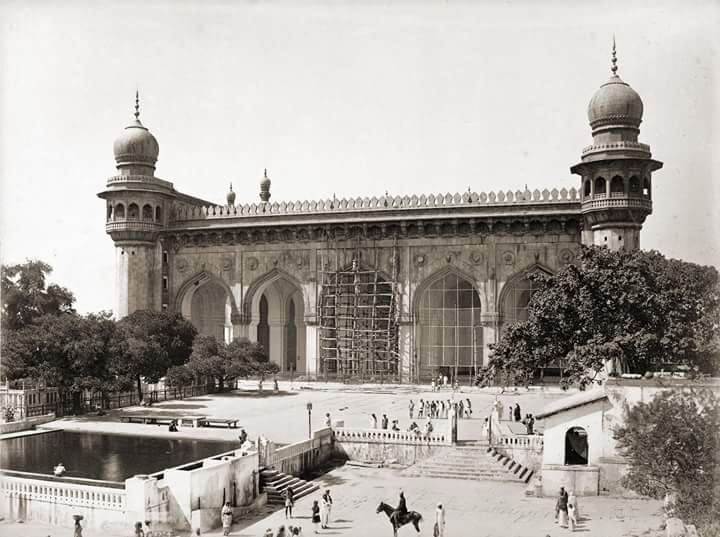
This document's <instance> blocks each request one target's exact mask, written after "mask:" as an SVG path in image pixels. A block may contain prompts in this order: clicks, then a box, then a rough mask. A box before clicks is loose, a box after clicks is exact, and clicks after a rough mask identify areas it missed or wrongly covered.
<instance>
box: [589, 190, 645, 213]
mask: <svg viewBox="0 0 720 537" xmlns="http://www.w3.org/2000/svg"><path fill="white" fill-rule="evenodd" d="M596 195H597V194H596ZM593 198H594V199H592V200H589V199H586V200H585V201H583V204H582V208H583V210H587V209H604V208H606V207H633V208H638V209H646V210H648V211H650V210H652V201H651V200H649V199H647V198H631V197H627V196H623V197H622V198H606V197H605V196H604V195H603V197H602V198H595V197H593Z"/></svg>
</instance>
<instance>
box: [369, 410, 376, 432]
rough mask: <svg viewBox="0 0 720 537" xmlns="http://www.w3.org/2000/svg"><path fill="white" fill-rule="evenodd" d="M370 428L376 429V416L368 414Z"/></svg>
mask: <svg viewBox="0 0 720 537" xmlns="http://www.w3.org/2000/svg"><path fill="white" fill-rule="evenodd" d="M370 428H371V429H377V416H376V415H375V414H370Z"/></svg>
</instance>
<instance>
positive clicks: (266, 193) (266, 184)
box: [260, 168, 270, 203]
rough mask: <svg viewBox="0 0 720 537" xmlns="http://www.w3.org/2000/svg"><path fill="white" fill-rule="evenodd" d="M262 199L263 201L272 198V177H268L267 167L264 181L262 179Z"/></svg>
mask: <svg viewBox="0 0 720 537" xmlns="http://www.w3.org/2000/svg"><path fill="white" fill-rule="evenodd" d="M260 199H261V200H262V201H263V203H267V202H268V201H269V200H270V179H269V178H268V174H267V168H265V173H264V174H263V178H262V181H260Z"/></svg>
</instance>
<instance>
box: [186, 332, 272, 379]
mask: <svg viewBox="0 0 720 537" xmlns="http://www.w3.org/2000/svg"><path fill="white" fill-rule="evenodd" d="M187 367H188V369H189V370H190V371H192V372H193V373H194V374H196V375H198V376H201V377H211V378H213V379H215V380H216V381H217V383H218V385H219V388H220V391H223V390H224V389H225V384H226V383H227V382H231V381H233V380H235V379H237V378H239V377H247V376H249V375H253V374H259V375H261V376H264V375H265V374H267V373H268V372H277V371H278V369H279V368H278V366H277V364H274V363H271V362H270V361H269V359H268V356H267V354H265V351H264V350H263V348H262V346H261V345H260V344H258V343H253V342H251V341H249V340H248V339H246V338H241V339H236V340H234V341H231V342H230V343H224V342H218V341H217V340H216V339H215V338H214V337H212V336H204V337H198V338H197V339H196V340H195V344H194V345H193V352H192V355H191V356H190V361H189V362H188V364H187Z"/></svg>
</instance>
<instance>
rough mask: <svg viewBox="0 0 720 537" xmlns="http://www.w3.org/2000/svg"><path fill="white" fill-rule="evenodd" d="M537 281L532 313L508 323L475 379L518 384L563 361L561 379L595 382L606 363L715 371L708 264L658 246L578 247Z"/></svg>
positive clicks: (714, 291)
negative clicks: (570, 259)
mask: <svg viewBox="0 0 720 537" xmlns="http://www.w3.org/2000/svg"><path fill="white" fill-rule="evenodd" d="M529 277H530V278H532V279H533V280H534V281H535V282H536V283H537V286H538V290H537V291H536V292H534V293H533V295H532V297H531V299H530V303H529V306H528V320H527V321H522V322H519V323H516V324H514V325H511V326H509V327H507V328H506V329H505V330H504V332H503V334H502V337H501V339H500V341H499V342H498V343H497V344H496V345H494V347H493V353H492V356H491V359H490V362H489V364H488V366H487V367H486V368H485V369H484V370H483V371H482V373H481V376H480V379H479V380H480V382H490V381H491V379H494V378H498V377H503V378H505V379H507V380H508V381H509V382H508V383H510V382H515V383H517V382H523V381H525V380H526V379H527V378H528V377H529V375H530V374H531V373H532V372H533V371H535V370H537V369H538V368H544V367H548V366H552V365H553V364H560V366H561V367H562V369H563V375H564V378H563V381H564V382H565V383H578V384H580V385H585V384H588V383H590V382H592V381H593V380H594V379H595V377H596V374H597V373H598V372H599V371H601V370H602V369H603V367H604V366H605V364H606V363H611V364H613V366H614V368H615V370H616V371H617V372H637V373H641V374H642V373H645V372H646V371H648V370H652V369H653V368H658V369H659V368H661V367H663V366H667V365H668V364H674V365H680V364H682V365H687V366H691V367H695V366H696V367H697V368H698V369H700V370H702V371H706V372H710V373H714V372H717V370H718V351H719V349H720V343H719V341H718V328H719V327H720V287H719V285H718V282H719V279H718V271H717V270H716V269H715V268H713V267H706V266H700V265H696V264H694V263H687V262H684V261H679V260H674V259H667V258H665V257H664V256H663V255H661V254H660V253H658V252H643V251H639V250H636V251H631V252H624V251H620V252H614V251H610V250H608V249H606V248H599V247H590V248H587V247H584V248H583V249H582V252H581V254H580V256H579V258H578V260H577V263H576V264H572V265H569V266H567V267H565V268H564V269H562V270H561V271H560V272H558V273H557V274H555V275H544V274H532V275H530V276H529Z"/></svg>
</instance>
